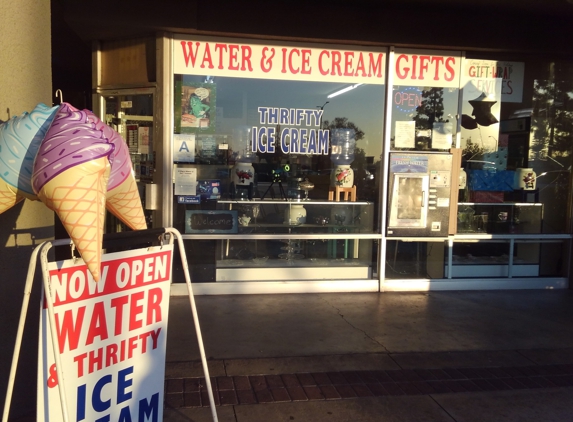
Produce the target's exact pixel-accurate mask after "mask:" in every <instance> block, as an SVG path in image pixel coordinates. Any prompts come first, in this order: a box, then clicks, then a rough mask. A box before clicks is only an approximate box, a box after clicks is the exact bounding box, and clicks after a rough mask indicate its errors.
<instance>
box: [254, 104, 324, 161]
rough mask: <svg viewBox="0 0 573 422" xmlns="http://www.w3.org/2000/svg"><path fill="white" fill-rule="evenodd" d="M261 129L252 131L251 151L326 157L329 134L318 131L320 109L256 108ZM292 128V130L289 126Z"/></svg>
mask: <svg viewBox="0 0 573 422" xmlns="http://www.w3.org/2000/svg"><path fill="white" fill-rule="evenodd" d="M257 111H258V113H259V123H260V124H261V125H266V126H260V127H257V126H255V127H253V128H252V130H251V137H252V139H251V145H252V152H254V153H257V152H261V153H269V154H273V153H275V151H276V150H277V149H279V150H280V151H282V153H283V154H305V155H328V151H329V131H328V130H324V129H320V124H321V121H322V114H323V110H316V109H315V110H313V109H294V108H290V109H289V108H279V107H258V109H257ZM291 126H294V127H291Z"/></svg>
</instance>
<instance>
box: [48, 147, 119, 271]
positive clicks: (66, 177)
mask: <svg viewBox="0 0 573 422" xmlns="http://www.w3.org/2000/svg"><path fill="white" fill-rule="evenodd" d="M108 177H109V163H108V161H107V159H106V158H105V157H104V158H98V159H97V160H94V161H90V162H88V163H84V164H83V165H81V166H75V167H72V168H70V169H68V170H66V171H64V172H63V173H60V174H59V175H57V176H56V177H54V178H53V179H51V180H50V181H49V182H48V183H46V184H45V185H44V186H43V187H42V188H41V189H40V191H39V192H38V198H39V199H40V200H41V201H42V202H43V203H44V204H46V206H47V207H48V208H50V209H51V210H53V211H54V212H55V213H56V214H57V215H58V217H59V218H60V220H61V221H62V224H63V225H64V227H65V229H66V231H67V232H68V234H69V235H70V238H71V239H72V241H73V242H74V245H75V246H76V248H77V249H78V251H79V252H80V255H81V256H82V258H83V260H84V262H85V263H86V265H87V266H88V269H89V270H90V273H91V274H92V276H93V278H94V280H95V281H99V277H100V265H101V243H102V239H103V227H104V222H105V195H106V186H107V180H108Z"/></svg>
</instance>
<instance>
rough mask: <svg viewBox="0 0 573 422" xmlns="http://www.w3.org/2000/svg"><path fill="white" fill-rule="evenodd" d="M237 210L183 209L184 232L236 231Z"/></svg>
mask: <svg viewBox="0 0 573 422" xmlns="http://www.w3.org/2000/svg"><path fill="white" fill-rule="evenodd" d="M237 218H238V217H237V211H185V233H237V231H238V230H237Z"/></svg>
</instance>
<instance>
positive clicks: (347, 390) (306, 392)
mask: <svg viewBox="0 0 573 422" xmlns="http://www.w3.org/2000/svg"><path fill="white" fill-rule="evenodd" d="M572 386H573V365H571V364H563V365H532V366H524V367H492V368H483V367H480V368H443V369H403V370H402V369H393V370H386V371H382V370H380V371H341V372H314V373H303V372H301V373H296V374H280V375H250V376H234V377H225V376H220V377H212V378H211V387H212V388H213V391H214V394H213V396H214V399H215V405H216V406H233V405H244V404H257V403H275V402H295V401H309V400H312V401H319V400H343V399H352V398H356V397H371V396H377V397H379V396H394V395H432V394H442V393H460V394H463V393H465V392H476V391H501V390H523V389H531V388H555V387H572ZM165 405H166V406H168V407H171V408H182V407H208V406H209V398H208V394H207V386H206V383H205V378H203V377H196V378H191V377H189V378H168V379H166V380H165Z"/></svg>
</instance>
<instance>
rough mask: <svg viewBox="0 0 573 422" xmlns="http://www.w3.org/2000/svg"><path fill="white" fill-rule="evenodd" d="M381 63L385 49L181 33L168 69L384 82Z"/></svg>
mask: <svg viewBox="0 0 573 422" xmlns="http://www.w3.org/2000/svg"><path fill="white" fill-rule="evenodd" d="M385 67H386V50H385V49H384V50H368V51H355V50H345V49H338V48H332V47H329V48H316V47H315V48H309V47H308V46H304V47H303V46H281V45H274V44H270V43H269V44H250V43H238V42H236V40H223V39H221V40H213V39H211V38H209V39H206V38H201V37H193V38H188V36H186V35H178V36H175V38H174V40H173V71H174V73H175V74H182V75H210V76H230V77H241V78H258V79H282V80H300V81H320V82H350V83H364V84H384V82H385Z"/></svg>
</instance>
